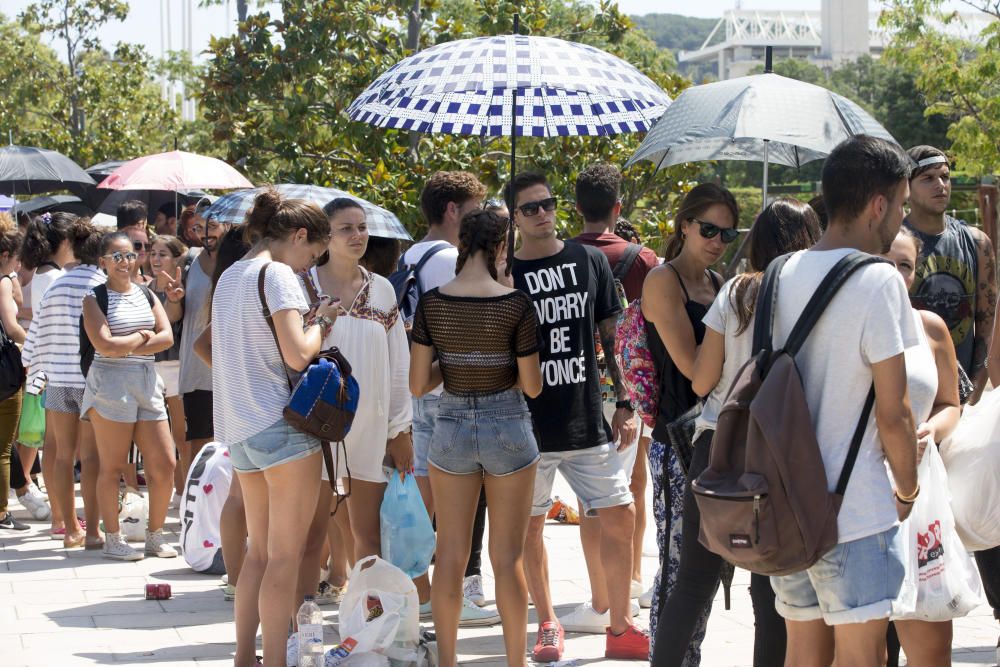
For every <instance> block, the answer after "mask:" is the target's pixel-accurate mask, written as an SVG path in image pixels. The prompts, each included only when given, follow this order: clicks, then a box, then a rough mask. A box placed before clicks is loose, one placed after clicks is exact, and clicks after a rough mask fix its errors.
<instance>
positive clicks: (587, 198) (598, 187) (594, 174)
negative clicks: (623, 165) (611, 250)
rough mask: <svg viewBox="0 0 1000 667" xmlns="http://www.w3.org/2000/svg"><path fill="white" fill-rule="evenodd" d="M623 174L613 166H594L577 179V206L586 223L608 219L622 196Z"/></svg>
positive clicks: (600, 164)
mask: <svg viewBox="0 0 1000 667" xmlns="http://www.w3.org/2000/svg"><path fill="white" fill-rule="evenodd" d="M621 185H622V172H621V171H619V170H618V167H616V166H614V165H611V164H604V163H599V164H592V165H590V166H589V167H587V168H586V169H584V170H583V171H581V172H580V175H579V176H577V177H576V205H577V206H578V207H579V208H580V214H581V215H582V216H583V220H584V222H602V221H604V220H607V219H608V216H609V215H611V211H612V209H614V207H615V204H616V203H617V202H618V196H619V194H621Z"/></svg>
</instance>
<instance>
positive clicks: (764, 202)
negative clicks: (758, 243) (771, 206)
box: [760, 139, 771, 212]
mask: <svg viewBox="0 0 1000 667" xmlns="http://www.w3.org/2000/svg"><path fill="white" fill-rule="evenodd" d="M770 145H771V141H770V140H769V139H765V140H764V198H763V199H761V201H760V210H761V212H763V211H764V209H765V208H766V207H767V160H768V148H769V147H770Z"/></svg>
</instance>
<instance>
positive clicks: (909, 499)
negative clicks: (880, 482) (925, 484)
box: [892, 484, 920, 505]
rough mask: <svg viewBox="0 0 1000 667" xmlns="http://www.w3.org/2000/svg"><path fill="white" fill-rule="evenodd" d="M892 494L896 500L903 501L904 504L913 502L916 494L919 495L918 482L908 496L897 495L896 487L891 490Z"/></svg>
mask: <svg viewBox="0 0 1000 667" xmlns="http://www.w3.org/2000/svg"><path fill="white" fill-rule="evenodd" d="M892 495H894V496H896V500H898V501H899V502H901V503H903V504H904V505H912V504H913V503H914V501H915V500H916V499H917V496H919V495H920V484H917V488H916V489H914V490H913V493H911V494H910V495H908V496H901V495H899V490H898V489H897V490H895V491H893V492H892Z"/></svg>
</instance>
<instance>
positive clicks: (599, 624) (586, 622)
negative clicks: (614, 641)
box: [559, 600, 611, 635]
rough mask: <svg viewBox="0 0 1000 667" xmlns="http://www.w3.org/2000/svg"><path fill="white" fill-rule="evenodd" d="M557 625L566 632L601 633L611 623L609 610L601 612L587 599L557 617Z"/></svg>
mask: <svg viewBox="0 0 1000 667" xmlns="http://www.w3.org/2000/svg"><path fill="white" fill-rule="evenodd" d="M559 625H561V626H562V627H563V630H565V631H566V632H586V633H589V634H600V635H603V634H605V632H606V631H607V629H608V626H609V625H611V611H610V610H609V611H606V612H604V613H603V614H602V613H600V612H598V611H597V610H596V609H594V605H593V603H592V602H591V601H590V600H587V601H586V602H584V603H583V604H581V605H580V606H578V607H577V608H576V609H574V610H573V611H571V612H570V613H568V614H566V615H565V616H562V617H560V618H559Z"/></svg>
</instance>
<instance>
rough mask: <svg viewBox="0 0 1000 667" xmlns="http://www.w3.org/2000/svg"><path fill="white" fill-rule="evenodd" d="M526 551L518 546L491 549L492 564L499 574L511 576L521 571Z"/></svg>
mask: <svg viewBox="0 0 1000 667" xmlns="http://www.w3.org/2000/svg"><path fill="white" fill-rule="evenodd" d="M523 556H524V551H523V550H521V549H518V548H516V547H498V548H495V549H494V548H491V549H490V564H491V565H492V566H493V571H494V572H495V573H496V574H497V576H509V575H511V574H514V573H517V572H520V571H521V569H522V558H523Z"/></svg>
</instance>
